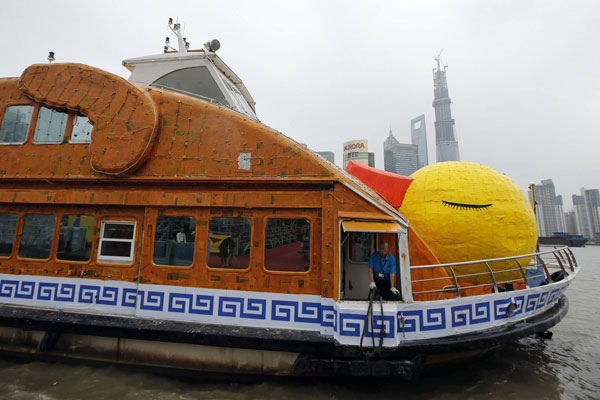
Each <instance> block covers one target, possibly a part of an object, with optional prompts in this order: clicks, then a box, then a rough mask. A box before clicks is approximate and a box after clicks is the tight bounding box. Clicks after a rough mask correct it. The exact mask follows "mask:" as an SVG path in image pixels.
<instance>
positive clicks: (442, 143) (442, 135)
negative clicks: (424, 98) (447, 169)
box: [433, 53, 460, 162]
mask: <svg viewBox="0 0 600 400" xmlns="http://www.w3.org/2000/svg"><path fill="white" fill-rule="evenodd" d="M440 55H441V53H440ZM440 55H438V56H437V57H436V58H435V61H436V62H437V68H434V69H433V108H434V109H435V144H436V146H435V147H436V160H437V162H442V161H460V154H459V151H458V142H457V141H456V135H455V132H454V119H452V112H451V111H450V103H451V101H450V97H449V95H448V82H447V81H446V68H447V67H448V66H447V65H444V67H443V68H444V69H443V70H442V67H441V65H440V61H441V60H440Z"/></svg>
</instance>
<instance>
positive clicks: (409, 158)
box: [383, 128, 419, 176]
mask: <svg viewBox="0 0 600 400" xmlns="http://www.w3.org/2000/svg"><path fill="white" fill-rule="evenodd" d="M418 158H419V157H418V146H416V145H414V144H404V143H400V142H398V140H397V139H396V138H395V137H394V135H393V134H392V129H391V128H390V135H389V136H388V138H387V139H386V140H385V142H384V143H383V164H384V169H385V170H386V171H388V172H393V173H395V174H400V175H405V176H409V175H410V174H412V173H413V172H415V171H416V170H417V169H419V166H418Z"/></svg>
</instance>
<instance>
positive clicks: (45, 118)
mask: <svg viewBox="0 0 600 400" xmlns="http://www.w3.org/2000/svg"><path fill="white" fill-rule="evenodd" d="M35 112H36V107H34V106H8V107H6V109H5V110H4V116H3V118H2V125H0V144H23V143H25V141H26V140H27V134H28V132H29V127H30V126H31V121H32V119H33V116H34V114H35ZM36 121H37V122H36V124H35V129H34V131H33V143H35V144H60V143H62V142H63V141H64V140H65V135H67V134H69V133H70V137H69V143H90V142H91V141H92V130H93V128H94V127H93V125H92V124H90V121H89V120H88V117H85V116H81V115H73V118H71V119H70V118H69V114H68V113H66V112H62V111H56V110H52V109H50V108H46V107H43V106H40V107H38V108H37V120H36ZM69 121H71V122H70V123H69ZM67 128H69V129H67Z"/></svg>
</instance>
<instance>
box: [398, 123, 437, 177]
mask: <svg viewBox="0 0 600 400" xmlns="http://www.w3.org/2000/svg"><path fill="white" fill-rule="evenodd" d="M391 130H392V129H391V128H390V132H391ZM410 139H411V143H412V144H414V145H415V146H417V149H418V157H417V163H418V166H417V169H419V168H423V167H424V166H426V165H429V157H428V156H427V130H426V129H425V115H423V114H421V115H419V116H418V117H417V118H413V119H411V120H410Z"/></svg>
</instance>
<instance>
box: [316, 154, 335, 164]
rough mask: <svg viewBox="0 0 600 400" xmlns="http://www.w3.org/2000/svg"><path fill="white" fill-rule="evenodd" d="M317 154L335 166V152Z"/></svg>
mask: <svg viewBox="0 0 600 400" xmlns="http://www.w3.org/2000/svg"><path fill="white" fill-rule="evenodd" d="M317 154H319V155H320V156H321V157H323V158H324V159H326V160H328V161H330V162H331V163H333V164H335V153H334V152H333V151H317Z"/></svg>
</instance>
